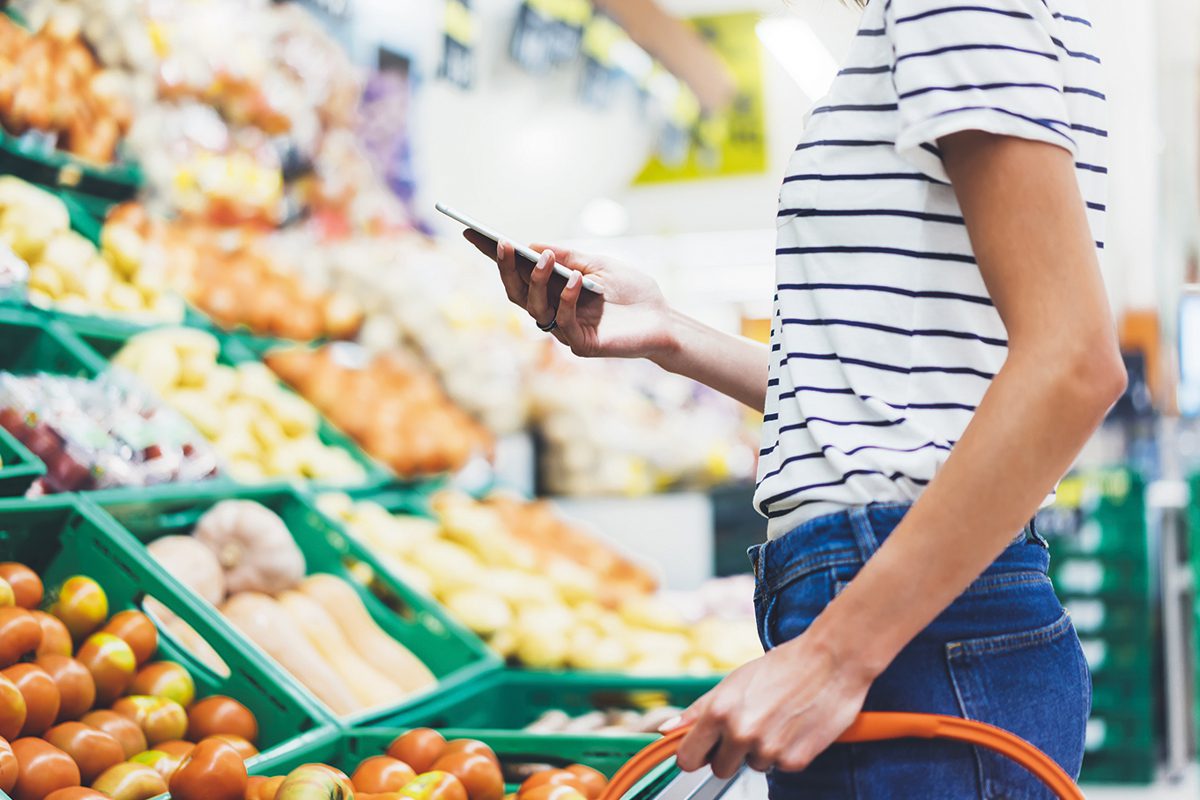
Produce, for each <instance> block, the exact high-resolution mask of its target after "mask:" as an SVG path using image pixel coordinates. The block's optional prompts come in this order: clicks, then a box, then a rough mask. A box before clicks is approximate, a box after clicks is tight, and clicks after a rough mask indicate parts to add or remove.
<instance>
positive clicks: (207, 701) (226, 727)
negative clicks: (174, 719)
mask: <svg viewBox="0 0 1200 800" xmlns="http://www.w3.org/2000/svg"><path fill="white" fill-rule="evenodd" d="M219 733H232V734H233V735H234V736H240V737H242V738H243V739H245V740H246V741H248V742H251V743H253V742H255V741H257V740H258V720H256V719H255V718H254V714H253V713H251V711H250V709H248V708H246V707H245V706H244V705H242V704H241V703H239V702H238V701H237V700H234V699H233V698H232V697H225V696H224V695H219V694H214V695H210V696H209V697H206V698H204V699H203V700H199V701H197V702H196V703H195V704H194V705H193V706H192V707H191V708H189V709H188V729H187V736H188V738H189V739H192V740H194V741H199V740H200V739H205V738H207V737H209V736H215V735H217V734H219Z"/></svg>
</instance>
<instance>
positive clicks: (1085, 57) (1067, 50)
mask: <svg viewBox="0 0 1200 800" xmlns="http://www.w3.org/2000/svg"><path fill="white" fill-rule="evenodd" d="M1050 41H1052V42H1054V44H1055V45H1057V46H1058V48H1059V49H1060V50H1062V51H1063V52H1064V53H1066V54H1067V55H1069V56H1070V57H1071V58H1082V59H1083V60H1085V61H1094V62H1095V63H1097V64H1099V63H1101V61H1100V57H1099V56H1094V55H1092V54H1091V53H1084V52H1081V51H1078V50H1072V49H1070V48H1069V47H1067V46H1066V45H1065V44H1063V40H1062V39H1059V38H1058V37H1057V36H1051V37H1050Z"/></svg>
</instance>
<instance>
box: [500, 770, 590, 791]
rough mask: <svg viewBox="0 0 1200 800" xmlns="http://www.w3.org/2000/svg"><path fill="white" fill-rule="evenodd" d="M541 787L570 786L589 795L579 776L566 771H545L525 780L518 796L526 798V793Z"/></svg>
mask: <svg viewBox="0 0 1200 800" xmlns="http://www.w3.org/2000/svg"><path fill="white" fill-rule="evenodd" d="M541 786H570V787H571V788H573V789H575V790H576V791H577V792H579V793H580V794H582V795H586V794H587V791H586V790H585V789H584V786H583V781H581V780H580V779H579V776H577V775H574V774H572V773H570V772H567V771H566V770H565V769H545V770H542V771H541V772H535V773H534V774H532V775H530V776H529V777H528V778H526V779H525V782H524V783H522V784H521V788H520V790H518V792H517V794H518V795H521V796H522V797H524V796H525V793H526V792H528V791H531V790H533V789H537V788H538V787H541Z"/></svg>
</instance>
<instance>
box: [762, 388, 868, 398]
mask: <svg viewBox="0 0 1200 800" xmlns="http://www.w3.org/2000/svg"><path fill="white" fill-rule="evenodd" d="M801 392H812V393H813V394H854V393H855V392H854V390H853V389H850V388H845V387H830V386H797V387H796V388H794V389H790V390H789V391H786V392H780V393H779V399H780V400H791V399H792V398H793V397H795V396H796V395H798V394H800V393H801Z"/></svg>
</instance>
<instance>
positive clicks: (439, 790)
mask: <svg viewBox="0 0 1200 800" xmlns="http://www.w3.org/2000/svg"><path fill="white" fill-rule="evenodd" d="M400 797H402V798H404V797H409V798H412V799H413V800H467V790H466V789H465V788H463V785H462V782H461V781H459V779H458V778H456V777H454V776H453V775H451V774H450V773H449V772H426V773H424V774H422V775H418V776H417V777H416V779H415V780H412V781H409V783H408V785H407V786H405V787H404V788H403V789H401V790H400Z"/></svg>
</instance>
